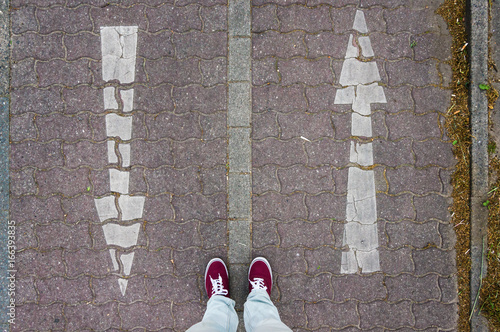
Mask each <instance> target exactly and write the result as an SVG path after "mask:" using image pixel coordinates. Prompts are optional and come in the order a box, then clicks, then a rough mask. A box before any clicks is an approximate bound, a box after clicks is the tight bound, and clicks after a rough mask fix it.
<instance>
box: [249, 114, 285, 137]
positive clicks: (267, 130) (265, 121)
mask: <svg viewBox="0 0 500 332" xmlns="http://www.w3.org/2000/svg"><path fill="white" fill-rule="evenodd" d="M278 135H279V125H278V121H277V114H276V113H275V112H272V111H269V112H265V113H253V114H252V139H254V140H259V139H264V138H268V137H274V138H278Z"/></svg>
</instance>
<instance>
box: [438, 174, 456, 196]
mask: <svg viewBox="0 0 500 332" xmlns="http://www.w3.org/2000/svg"><path fill="white" fill-rule="evenodd" d="M453 172H454V170H453V169H440V170H439V177H440V178H441V183H442V185H443V191H442V194H443V195H445V196H451V193H452V190H453V186H452V185H451V184H452V183H451V182H452V175H453Z"/></svg>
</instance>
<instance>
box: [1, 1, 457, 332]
mask: <svg viewBox="0 0 500 332" xmlns="http://www.w3.org/2000/svg"><path fill="white" fill-rule="evenodd" d="M440 4H441V1H431V0H412V1H408V0H253V1H251V2H250V1H247V0H229V1H227V0H175V1H174V0H122V1H103V0H85V1H82V0H52V1H45V0H11V1H10V6H11V7H10V12H9V13H10V19H11V23H10V32H11V35H10V38H9V39H7V40H6V41H5V42H7V41H8V43H9V44H10V50H11V53H10V63H11V66H10V95H9V99H8V100H7V101H10V105H9V108H10V119H9V126H10V157H9V160H8V163H9V165H10V166H9V175H10V194H9V200H8V203H7V204H10V209H9V212H10V217H9V220H10V221H12V222H13V224H14V223H15V228H13V229H15V234H16V238H15V246H16V253H15V259H14V260H12V262H9V263H12V265H11V266H9V267H7V269H8V270H11V271H14V272H10V273H12V274H13V275H14V277H15V296H10V295H5V294H3V295H2V300H3V301H4V303H8V301H11V302H14V303H15V309H14V310H10V309H9V310H7V314H8V313H14V314H13V316H12V315H11V316H10V317H9V316H7V318H8V319H10V320H11V324H4V325H2V327H3V329H4V330H5V331H49V330H50V331H53V330H54V331H55V330H64V331H104V330H106V331H129V330H130V331H132V330H133V331H159V330H161V331H184V330H186V329H187V328H189V327H190V326H191V325H192V324H194V323H196V322H198V321H200V320H201V319H202V317H203V313H204V310H205V307H206V302H207V296H206V294H205V291H204V286H203V285H204V282H203V276H204V269H205V265H206V263H207V262H208V261H209V260H210V259H211V258H213V257H221V258H223V259H224V260H225V261H226V262H227V263H228V266H229V271H230V274H231V293H232V295H233V298H234V299H235V301H236V303H237V304H236V308H237V310H238V311H239V312H240V314H241V310H242V305H243V303H244V301H245V297H246V289H245V287H246V281H245V278H246V269H247V267H248V264H249V263H250V261H251V259H252V258H253V257H256V256H259V255H263V256H265V257H266V258H267V259H268V260H269V261H270V263H271V265H272V267H273V277H274V282H275V283H274V286H273V289H272V294H271V298H272V300H273V301H274V302H275V304H276V306H277V308H278V310H279V312H280V315H281V318H282V320H283V322H284V323H285V324H287V325H288V326H290V328H292V329H293V330H294V331H321V332H323V331H386V330H398V331H417V330H418V331H435V332H437V331H454V330H456V328H457V317H458V303H457V277H456V264H455V251H454V244H455V234H454V229H453V226H452V225H451V224H450V213H449V212H448V207H449V206H450V204H451V202H452V200H451V191H452V186H451V183H450V179H451V175H452V173H453V170H454V165H455V159H454V156H453V153H452V146H453V145H452V142H451V140H450V138H449V137H448V136H447V134H446V130H445V128H444V122H445V118H446V113H447V111H448V109H449V107H450V106H451V94H452V91H451V90H450V81H451V67H450V59H451V50H450V47H451V36H450V35H449V32H448V30H447V27H446V23H445V22H444V20H443V19H442V18H441V17H440V16H438V15H437V14H436V13H435V10H436V8H437V7H438V6H439V5H440ZM3 70H4V71H5V70H7V69H6V68H5V66H4V69H3ZM3 206H5V205H3ZM5 241H7V240H5ZM4 281H5V284H8V282H9V281H8V280H5V279H4ZM4 289H6V288H4ZM6 307H7V305H6Z"/></svg>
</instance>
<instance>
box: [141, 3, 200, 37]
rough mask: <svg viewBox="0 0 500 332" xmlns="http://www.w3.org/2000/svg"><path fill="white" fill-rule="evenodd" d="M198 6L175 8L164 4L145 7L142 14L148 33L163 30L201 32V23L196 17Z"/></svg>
mask: <svg viewBox="0 0 500 332" xmlns="http://www.w3.org/2000/svg"><path fill="white" fill-rule="evenodd" d="M198 8H199V6H198V5H190V6H183V7H176V6H173V5H171V4H164V5H163V6H160V7H146V8H145V10H144V12H145V14H146V18H147V20H148V22H149V25H148V29H149V32H158V31H161V30H164V29H169V30H173V31H175V32H187V31H189V30H191V29H194V30H201V27H202V22H201V19H200V17H199V16H198Z"/></svg>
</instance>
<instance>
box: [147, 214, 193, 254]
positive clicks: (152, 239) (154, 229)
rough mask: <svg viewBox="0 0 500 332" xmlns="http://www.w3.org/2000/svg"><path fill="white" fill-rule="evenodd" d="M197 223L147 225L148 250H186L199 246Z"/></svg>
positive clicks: (164, 222)
mask: <svg viewBox="0 0 500 332" xmlns="http://www.w3.org/2000/svg"><path fill="white" fill-rule="evenodd" d="M198 229H199V223H198V222H197V221H188V222H184V223H182V224H181V223H177V222H172V221H163V222H160V223H157V224H152V223H151V224H149V223H148V224H147V225H146V234H147V236H148V242H149V247H150V249H152V250H154V249H159V248H178V249H186V248H189V247H195V246H198V247H199V246H200V245H201V237H200V234H199V232H198Z"/></svg>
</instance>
